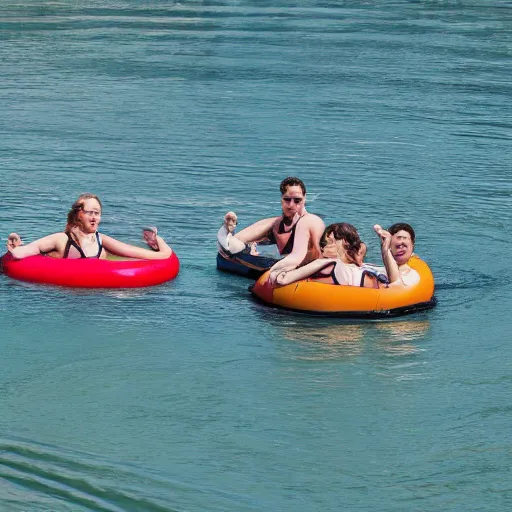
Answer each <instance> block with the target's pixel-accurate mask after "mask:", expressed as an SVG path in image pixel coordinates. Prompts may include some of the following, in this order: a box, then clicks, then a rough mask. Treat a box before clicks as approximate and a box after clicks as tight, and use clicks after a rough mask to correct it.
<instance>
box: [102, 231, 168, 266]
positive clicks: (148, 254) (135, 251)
mask: <svg viewBox="0 0 512 512" xmlns="http://www.w3.org/2000/svg"><path fill="white" fill-rule="evenodd" d="M101 240H102V243H103V247H104V248H105V249H106V250H107V251H108V252H109V253H111V254H115V255H116V256H123V257H125V258H137V259H141V260H164V259H166V258H169V256H171V254H172V249H171V248H170V247H169V246H168V245H167V244H166V242H165V240H164V239H163V238H162V237H161V236H158V235H155V237H154V241H155V242H156V244H155V246H156V247H158V249H157V250H149V249H144V248H143V247H136V246H135V245H130V244H125V243H124V242H120V241H119V240H116V239H115V238H112V237H111V236H107V235H101Z"/></svg>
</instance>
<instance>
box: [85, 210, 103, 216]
mask: <svg viewBox="0 0 512 512" xmlns="http://www.w3.org/2000/svg"><path fill="white" fill-rule="evenodd" d="M82 212H83V214H84V215H87V217H101V212H99V211H97V210H84V209H82Z"/></svg>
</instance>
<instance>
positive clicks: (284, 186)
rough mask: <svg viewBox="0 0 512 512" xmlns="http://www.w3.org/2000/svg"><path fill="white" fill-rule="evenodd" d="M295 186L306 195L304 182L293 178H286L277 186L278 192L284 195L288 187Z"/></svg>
mask: <svg viewBox="0 0 512 512" xmlns="http://www.w3.org/2000/svg"><path fill="white" fill-rule="evenodd" d="M297 186H298V187H300V188H301V189H302V193H303V194H304V195H306V185H304V182H303V181H302V180H299V178H295V176H288V178H285V179H284V180H283V181H282V182H281V185H279V190H280V191H281V194H284V193H285V192H286V189H287V188H288V187H297Z"/></svg>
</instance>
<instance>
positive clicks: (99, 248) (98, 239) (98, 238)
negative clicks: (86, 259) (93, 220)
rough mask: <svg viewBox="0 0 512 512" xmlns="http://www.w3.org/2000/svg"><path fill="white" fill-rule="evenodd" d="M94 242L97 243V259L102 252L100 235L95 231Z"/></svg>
mask: <svg viewBox="0 0 512 512" xmlns="http://www.w3.org/2000/svg"><path fill="white" fill-rule="evenodd" d="M96 241H97V242H98V254H96V256H95V257H96V258H97V259H99V258H100V256H101V251H103V244H102V243H101V239H100V234H99V233H98V232H97V231H96Z"/></svg>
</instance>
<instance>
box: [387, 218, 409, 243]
mask: <svg viewBox="0 0 512 512" xmlns="http://www.w3.org/2000/svg"><path fill="white" fill-rule="evenodd" d="M388 231H389V232H390V233H391V234H392V235H394V234H396V233H398V232H399V231H407V233H409V235H411V240H412V243H414V242H415V240H416V233H415V232H414V229H412V226H411V225H410V224H406V223H405V222H397V223H396V224H393V225H392V226H390V227H389V228H388Z"/></svg>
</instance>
